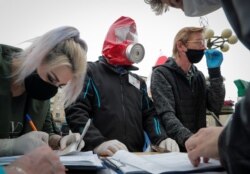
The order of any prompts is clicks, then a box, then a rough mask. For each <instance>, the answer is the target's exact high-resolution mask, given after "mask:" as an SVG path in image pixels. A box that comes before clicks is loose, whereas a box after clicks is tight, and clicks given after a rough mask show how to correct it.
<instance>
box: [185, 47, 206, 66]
mask: <svg viewBox="0 0 250 174" xmlns="http://www.w3.org/2000/svg"><path fill="white" fill-rule="evenodd" d="M186 55H187V58H188V60H189V62H190V63H199V62H200V61H201V59H202V57H203V56H204V50H193V49H188V50H187V52H186Z"/></svg>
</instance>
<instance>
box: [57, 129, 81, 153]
mask: <svg viewBox="0 0 250 174" xmlns="http://www.w3.org/2000/svg"><path fill="white" fill-rule="evenodd" d="M80 138H81V136H80V134H79V133H73V134H69V135H66V136H64V137H62V139H61V141H60V149H64V148H66V147H68V146H70V145H71V144H73V143H77V145H78V143H79V141H80V144H79V146H78V147H77V150H78V151H80V150H81V149H82V148H83V147H84V146H85V143H84V141H83V140H80Z"/></svg>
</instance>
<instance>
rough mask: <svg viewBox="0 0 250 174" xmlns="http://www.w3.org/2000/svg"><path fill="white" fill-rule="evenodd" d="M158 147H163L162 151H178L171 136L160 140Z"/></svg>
mask: <svg viewBox="0 0 250 174" xmlns="http://www.w3.org/2000/svg"><path fill="white" fill-rule="evenodd" d="M159 147H160V148H162V149H164V151H172V152H179V151H180V149H179V146H178V144H177V143H176V141H175V140H173V139H171V138H166V139H165V140H163V141H161V142H160V144H159Z"/></svg>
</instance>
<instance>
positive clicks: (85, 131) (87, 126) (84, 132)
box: [76, 118, 91, 149]
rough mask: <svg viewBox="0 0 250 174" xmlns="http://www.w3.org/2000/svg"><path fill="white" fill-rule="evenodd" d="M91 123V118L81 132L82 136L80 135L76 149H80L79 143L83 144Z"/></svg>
mask: <svg viewBox="0 0 250 174" xmlns="http://www.w3.org/2000/svg"><path fill="white" fill-rule="evenodd" d="M90 123H91V119H90V118H89V119H88V121H87V123H86V125H85V127H84V129H83V131H82V134H81V137H80V140H79V142H78V145H77V148H76V149H78V147H79V145H80V144H81V141H82V139H83V137H84V136H85V134H86V133H87V130H88V129H89V126H90Z"/></svg>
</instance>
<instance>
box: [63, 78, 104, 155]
mask: <svg viewBox="0 0 250 174" xmlns="http://www.w3.org/2000/svg"><path fill="white" fill-rule="evenodd" d="M93 85H94V82H93V79H92V77H91V76H90V74H88V75H87V76H86V78H85V83H84V87H83V90H82V92H81V94H80V96H79V97H78V99H77V100H76V102H75V103H73V104H72V105H70V106H69V107H68V108H66V109H65V116H66V121H67V124H68V125H69V127H70V129H71V131H72V132H79V133H80V134H81V132H82V130H83V128H84V126H85V124H86V122H87V121H88V119H89V118H91V119H92V116H93V107H94V103H95V101H96V95H95V92H94V89H93ZM93 122H94V120H93V119H92V122H91V125H90V127H89V129H88V131H87V133H86V135H85V137H84V141H85V147H84V150H93V149H94V148H95V147H96V146H98V145H99V144H101V143H102V142H104V141H105V140H106V138H105V137H103V136H102V134H101V132H100V131H99V130H98V129H97V128H96V127H95V126H94V123H93Z"/></svg>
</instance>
